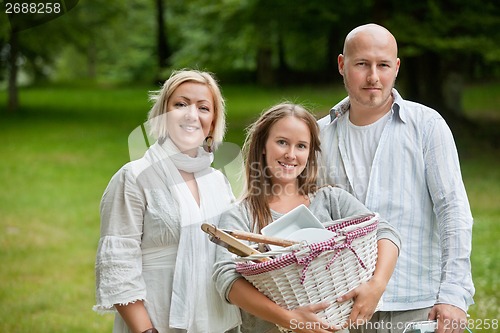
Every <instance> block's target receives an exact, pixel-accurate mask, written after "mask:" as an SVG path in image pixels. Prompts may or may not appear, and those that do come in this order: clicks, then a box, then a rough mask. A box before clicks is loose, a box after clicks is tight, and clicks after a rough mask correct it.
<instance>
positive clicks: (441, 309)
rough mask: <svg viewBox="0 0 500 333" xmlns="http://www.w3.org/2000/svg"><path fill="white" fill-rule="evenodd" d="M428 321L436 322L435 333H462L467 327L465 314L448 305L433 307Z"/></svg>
mask: <svg viewBox="0 0 500 333" xmlns="http://www.w3.org/2000/svg"><path fill="white" fill-rule="evenodd" d="M429 320H437V324H438V326H437V330H436V333H462V332H463V331H464V330H465V327H466V326H467V314H466V313H465V312H464V311H463V310H462V309H460V308H457V307H456V306H453V305H450V304H436V305H434V307H433V308H432V309H431V312H430V313H429Z"/></svg>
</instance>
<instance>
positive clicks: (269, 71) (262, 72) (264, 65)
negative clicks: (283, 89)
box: [257, 46, 276, 86]
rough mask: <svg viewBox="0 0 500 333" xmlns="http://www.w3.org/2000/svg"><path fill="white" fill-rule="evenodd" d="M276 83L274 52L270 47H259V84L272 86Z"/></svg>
mask: <svg viewBox="0 0 500 333" xmlns="http://www.w3.org/2000/svg"><path fill="white" fill-rule="evenodd" d="M275 82H276V80H275V77H274V71H273V64H272V50H271V49H270V48H269V47H263V46H261V47H259V49H258V50H257V83H258V84H261V85H263V86H272V85H274V84H275Z"/></svg>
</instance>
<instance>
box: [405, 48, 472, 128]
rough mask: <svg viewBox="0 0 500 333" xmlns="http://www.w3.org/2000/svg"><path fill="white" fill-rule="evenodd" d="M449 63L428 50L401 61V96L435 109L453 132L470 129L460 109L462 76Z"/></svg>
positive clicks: (469, 124) (469, 122)
mask: <svg viewBox="0 0 500 333" xmlns="http://www.w3.org/2000/svg"><path fill="white" fill-rule="evenodd" d="M449 63H450V60H448V59H443V58H442V57H441V56H440V55H439V54H437V53H435V52H431V51H427V52H425V53H423V54H422V55H420V56H417V57H411V58H406V59H404V60H402V62H401V68H402V69H404V73H405V74H404V76H405V77H406V81H405V82H404V87H405V88H404V90H405V93H404V96H403V97H404V98H406V99H408V100H412V101H415V102H418V103H422V104H424V105H426V106H429V107H431V108H433V109H435V110H436V111H437V112H439V114H441V116H443V118H444V119H445V120H446V122H447V123H448V124H449V125H450V127H451V128H452V129H455V130H456V131H463V130H466V131H471V130H474V128H475V127H474V125H473V123H472V122H471V121H470V120H468V119H467V118H466V117H465V116H464V114H463V112H462V108H463V106H462V95H463V84H462V82H463V81H462V76H461V74H460V73H459V72H457V71H455V70H454V69H453V68H451V67H449Z"/></svg>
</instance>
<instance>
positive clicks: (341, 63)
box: [337, 54, 344, 76]
mask: <svg viewBox="0 0 500 333" xmlns="http://www.w3.org/2000/svg"><path fill="white" fill-rule="evenodd" d="M337 64H338V68H339V73H340V75H342V76H344V55H343V54H339V56H338V57H337Z"/></svg>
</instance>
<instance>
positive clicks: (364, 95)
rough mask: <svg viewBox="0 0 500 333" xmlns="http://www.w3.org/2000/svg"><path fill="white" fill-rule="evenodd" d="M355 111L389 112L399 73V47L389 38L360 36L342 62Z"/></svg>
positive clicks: (342, 57)
mask: <svg viewBox="0 0 500 333" xmlns="http://www.w3.org/2000/svg"><path fill="white" fill-rule="evenodd" d="M338 64H339V72H340V74H341V75H342V76H343V77H344V85H345V87H346V90H347V92H348V94H349V97H350V101H351V110H352V109H363V110H368V109H373V110H375V111H379V110H381V109H384V110H385V111H387V110H388V108H390V104H391V103H392V98H391V90H392V88H393V87H394V82H395V81H396V76H397V74H398V70H399V58H397V45H396V43H395V41H393V39H391V38H389V36H386V35H383V34H377V33H365V32H359V33H357V34H356V35H355V36H354V37H353V38H351V39H350V40H349V41H348V42H346V47H345V51H344V54H341V55H339V58H338Z"/></svg>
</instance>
